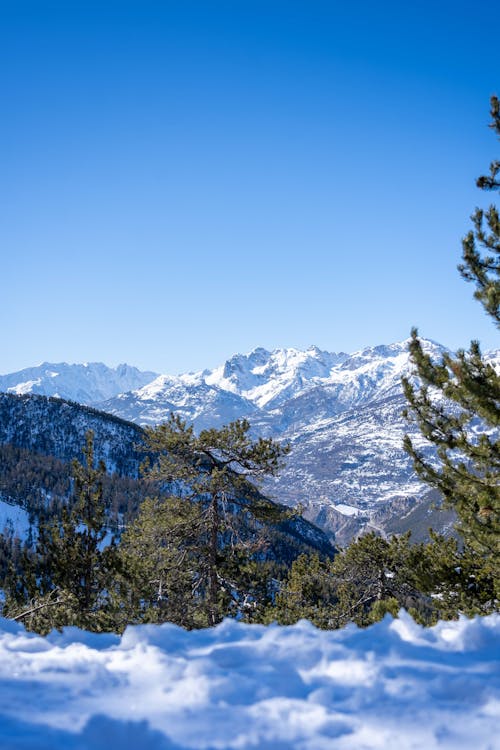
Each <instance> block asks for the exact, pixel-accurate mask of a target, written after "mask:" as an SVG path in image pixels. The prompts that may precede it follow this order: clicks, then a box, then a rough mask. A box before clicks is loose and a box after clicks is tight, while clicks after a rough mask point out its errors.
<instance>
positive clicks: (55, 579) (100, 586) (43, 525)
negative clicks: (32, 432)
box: [4, 431, 115, 632]
mask: <svg viewBox="0 0 500 750" xmlns="http://www.w3.org/2000/svg"><path fill="white" fill-rule="evenodd" d="M83 453H84V458H85V464H80V463H79V462H78V461H74V462H73V485H74V488H73V497H72V500H71V502H70V504H69V506H66V507H64V508H63V510H62V513H61V517H60V518H49V517H43V516H42V517H41V518H40V522H39V527H38V534H37V538H36V548H35V551H34V552H33V551H31V550H29V549H25V550H24V559H23V562H22V564H21V565H20V566H19V567H20V573H17V574H16V573H15V571H13V574H12V575H11V576H10V578H9V577H8V579H7V582H6V589H7V598H6V604H5V607H4V614H5V615H7V616H8V617H12V618H13V619H16V620H20V621H22V622H23V623H24V624H25V625H26V626H27V627H29V628H30V629H33V630H36V631H38V632H48V631H49V630H51V629H52V628H60V627H62V626H64V625H77V626H79V627H82V628H87V629H90V630H103V629H107V628H109V627H110V625H111V621H110V619H109V592H110V589H111V586H112V581H113V576H114V567H115V561H114V558H115V548H114V544H111V545H108V546H106V547H105V537H106V534H107V530H106V516H105V509H104V504H103V500H102V493H103V478H104V476H105V474H106V468H105V466H104V464H103V463H102V462H100V463H99V464H98V466H97V467H96V468H94V445H93V433H92V432H91V431H89V432H88V433H87V435H86V447H85V449H84V451H83ZM103 547H105V548H104V549H103Z"/></svg>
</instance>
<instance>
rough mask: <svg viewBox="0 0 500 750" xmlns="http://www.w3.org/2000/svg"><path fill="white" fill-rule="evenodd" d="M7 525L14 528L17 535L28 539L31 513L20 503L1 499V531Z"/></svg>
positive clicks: (0, 531)
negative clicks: (20, 505)
mask: <svg viewBox="0 0 500 750" xmlns="http://www.w3.org/2000/svg"><path fill="white" fill-rule="evenodd" d="M6 526H10V527H11V528H12V531H13V532H14V535H15V536H18V537H19V538H20V539H26V537H27V536H28V532H29V527H30V520H29V515H28V513H27V512H26V511H25V510H24V508H20V507H19V505H17V504H13V503H8V502H5V500H0V533H2V532H3V530H4V529H5V527H6Z"/></svg>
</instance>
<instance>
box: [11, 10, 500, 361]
mask: <svg viewBox="0 0 500 750" xmlns="http://www.w3.org/2000/svg"><path fill="white" fill-rule="evenodd" d="M346 6H347V4H346V3H344V2H342V3H337V2H332V1H331V2H315V0H308V1H305V0H304V1H303V2H296V1H294V0H286V2H276V1H275V0H266V2H261V1H260V0H241V1H238V0H232V1H231V2H229V0H228V1H227V2H222V1H220V2H219V1H218V0H205V1H204V2H192V1H191V0H179V1H178V2H168V0H165V1H164V2H148V0H143V1H142V2H141V1H139V0H137V1H136V2H127V0H120V1H118V0H116V1H114V0H113V1H111V0H101V1H100V2H93V0H86V1H85V2H83V1H82V2H72V1H71V0H66V2H59V3H56V2H49V1H48V0H47V1H45V0H39V2H31V3H28V2H23V0H12V2H5V1H3V0H0V16H1V18H0V21H1V23H0V76H1V81H0V82H1V90H2V97H1V104H0V107H1V117H0V136H1V144H2V159H1V163H2V168H1V172H0V174H1V177H0V201H1V207H2V221H1V223H0V243H1V248H2V249H1V257H2V260H1V263H2V275H1V289H2V304H1V312H0V316H1V318H0V325H1V331H2V334H1V339H2V346H1V349H0V372H2V373H5V372H9V371H12V370H16V369H20V368H22V367H26V366H29V365H33V364H36V363H38V362H40V361H42V360H48V361H61V360H66V361H70V362H71V361H96V360H102V361H104V362H106V363H108V364H117V363H118V362H123V361H126V362H129V363H130V364H136V365H138V366H140V367H143V368H148V369H154V370H157V371H163V372H172V373H177V372H181V371H187V370H192V369H200V368H202V367H205V366H206V367H211V366H214V365H216V364H218V363H220V362H221V361H223V360H224V359H225V358H227V357H228V356H230V355H231V354H233V353H235V352H237V351H248V350H250V349H252V348H254V347H255V346H265V347H267V348H275V347H280V346H297V347H306V346H308V345H309V344H313V343H314V344H317V345H318V346H320V347H321V348H324V349H329V350H331V351H340V350H344V351H353V350H355V349H358V348H361V347H363V346H366V345H376V344H380V343H389V342H392V341H395V340H400V339H403V338H406V337H407V336H408V335H409V331H410V328H411V326H412V325H417V326H418V327H419V330H420V332H421V333H422V335H425V336H428V337H429V338H433V339H435V340H437V341H440V342H441V343H444V344H446V345H448V346H451V347H454V348H455V347H459V346H467V344H468V342H469V340H470V339H471V338H478V339H479V340H480V341H481V343H482V345H483V347H484V348H491V347H496V346H498V339H497V334H496V333H495V330H494V328H493V325H492V323H490V321H489V320H488V319H487V318H486V316H485V315H484V313H483V311H482V308H481V307H480V306H479V305H478V304H477V303H475V302H474V301H473V300H472V292H473V288H472V287H471V285H468V284H466V283H465V282H464V281H463V280H462V279H461V278H460V276H459V274H458V272H457V271H456V265H457V263H458V262H459V260H460V250H461V237H462V236H463V235H464V233H465V232H466V231H467V230H468V228H469V216H470V214H471V213H472V211H473V209H474V207H475V206H476V205H486V204H488V202H489V200H491V198H490V199H487V198H486V197H485V196H484V195H483V194H482V193H481V191H479V190H477V188H476V187H475V178H476V176H478V175H479V174H482V173H484V172H486V171H487V167H488V164H489V162H490V161H491V160H492V159H493V158H498V156H499V154H498V143H497V142H496V141H495V138H494V135H493V134H492V133H491V131H490V130H489V129H488V127H487V125H488V121H489V114H488V110H489V97H490V95H491V94H493V93H498V94H500V66H499V64H498V44H497V39H496V36H495V31H496V30H497V29H498V28H499V27H500V4H497V3H493V2H483V1H482V0H479V2H476V3H474V5H471V4H470V3H460V2H453V3H452V2H447V0H445V1H444V2H439V3H435V2H427V0H423V2H419V3H401V2H397V3H396V2H394V3H393V2H385V3H384V2H381V3H374V2H358V3H356V4H352V5H350V6H349V7H346ZM485 198H486V200H485Z"/></svg>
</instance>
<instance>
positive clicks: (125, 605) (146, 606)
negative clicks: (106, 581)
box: [113, 497, 203, 630]
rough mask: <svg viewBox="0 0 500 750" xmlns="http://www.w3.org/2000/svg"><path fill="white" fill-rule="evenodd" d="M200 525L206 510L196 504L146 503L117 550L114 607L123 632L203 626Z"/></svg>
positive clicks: (180, 501) (150, 500)
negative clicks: (133, 627)
mask: <svg viewBox="0 0 500 750" xmlns="http://www.w3.org/2000/svg"><path fill="white" fill-rule="evenodd" d="M200 522H201V507H200V505H199V504H197V503H194V502H191V501H190V500H187V499H181V498H178V497H166V498H146V499H145V500H144V501H143V503H142V505H141V507H140V510H139V513H138V515H137V518H136V519H135V520H134V521H133V523H132V524H130V526H129V527H128V528H127V529H126V531H125V532H124V534H123V536H122V538H121V541H120V544H119V546H118V549H117V554H118V566H119V574H118V575H117V578H116V581H115V586H114V595H113V602H114V611H115V622H116V628H117V629H118V630H123V628H124V627H125V626H126V625H128V624H130V623H144V622H172V623H175V624H176V625H180V626H182V627H185V628H188V629H191V628H193V627H196V626H198V625H200V624H203V621H202V618H200V616H199V612H198V610H199V607H198V606H197V597H196V591H197V587H198V582H199V576H198V572H197V571H198V568H199V559H198V557H199V554H198V547H197V542H198V529H199V526H200Z"/></svg>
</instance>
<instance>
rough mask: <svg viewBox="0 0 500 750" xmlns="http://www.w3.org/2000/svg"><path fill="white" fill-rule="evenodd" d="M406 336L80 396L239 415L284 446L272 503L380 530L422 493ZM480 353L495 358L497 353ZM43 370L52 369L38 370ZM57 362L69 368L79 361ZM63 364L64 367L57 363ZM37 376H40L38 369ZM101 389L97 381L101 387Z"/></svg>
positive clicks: (156, 416) (135, 406) (201, 417)
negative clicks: (411, 446)
mask: <svg viewBox="0 0 500 750" xmlns="http://www.w3.org/2000/svg"><path fill="white" fill-rule="evenodd" d="M408 343H409V342H408V341H402V342H399V343H395V344H390V345H386V346H376V347H368V348H366V349H363V350H361V351H357V352H354V353H353V354H350V355H349V354H346V353H343V352H341V353H339V354H336V353H330V352H326V351H321V350H320V349H318V348H317V347H314V346H313V347H310V348H309V349H306V350H305V351H300V350H298V349H292V348H288V349H276V350H274V351H271V352H270V351H267V350H266V349H262V348H258V349H255V350H254V351H252V352H250V353H249V354H237V355H235V356H233V357H231V359H229V360H227V362H225V363H224V364H223V365H221V366H220V367H216V368H214V369H213V370H203V371H200V372H196V373H190V374H184V375H179V376H171V375H160V376H154V374H153V373H139V372H138V371H136V370H133V368H128V369H129V370H133V373H134V377H137V378H138V379H142V382H141V383H140V385H139V386H138V387H137V386H135V387H132V389H130V388H129V389H128V390H127V389H126V388H124V389H123V390H124V391H125V392H123V393H119V394H118V395H117V393H116V390H115V393H114V394H113V395H112V396H111V397H105V398H101V397H100V395H99V396H97V398H89V390H88V391H87V393H86V402H87V403H88V402H89V401H90V402H91V403H92V404H93V405H94V406H95V407H97V408H99V409H102V410H103V411H106V412H108V413H110V414H113V415H115V416H118V417H122V418H124V419H127V420H129V421H133V422H136V423H138V424H141V425H151V424H155V423H159V422H162V421H164V420H166V419H167V418H168V416H169V414H170V412H172V411H174V412H176V413H178V414H180V415H181V416H182V417H183V418H184V419H186V420H187V421H188V422H192V423H193V424H194V425H195V428H196V429H197V430H200V429H203V428H206V427H212V426H213V427H220V426H222V425H223V424H227V423H228V422H230V421H232V420H234V419H236V418H240V417H246V418H248V420H249V421H250V423H251V426H252V430H253V434H254V435H255V436H258V435H262V436H270V437H274V438H277V439H279V440H281V441H283V442H289V443H290V445H291V452H290V455H289V457H288V459H287V462H286V466H285V467H284V469H283V470H282V471H281V473H280V474H279V476H278V477H277V478H276V479H273V480H268V481H267V482H266V483H265V484H264V485H263V490H264V491H265V492H266V493H268V494H269V495H270V496H271V497H272V498H274V499H275V500H277V501H279V502H285V503H287V504H289V505H296V504H298V503H301V504H302V505H303V506H304V507H305V509H306V515H307V517H308V518H310V519H311V520H313V521H315V522H318V523H320V524H321V525H322V526H323V528H325V529H327V530H329V531H331V532H334V533H336V534H339V533H340V531H339V530H340V529H341V527H344V526H345V527H346V528H347V527H348V531H347V532H346V533H348V534H351V535H352V533H355V530H356V528H358V527H359V526H360V525H361V526H362V525H363V524H364V525H366V524H367V523H368V524H369V523H372V524H374V523H375V520H374V518H375V515H376V516H377V520H376V524H377V528H381V527H383V525H384V518H383V513H382V514H381V511H382V510H383V509H384V508H387V509H388V513H389V515H390V514H391V513H393V514H394V513H398V514H402V513H407V512H410V511H411V510H412V508H413V507H414V506H415V504H416V503H417V502H421V501H422V498H423V497H424V496H425V495H426V493H427V492H428V488H427V487H426V486H425V485H422V484H421V483H420V482H419V481H418V480H417V478H416V476H415V474H414V472H413V468H412V465H411V461H410V460H409V458H408V456H407V455H406V454H405V452H404V451H403V448H402V440H403V435H404V433H405V432H409V433H410V434H412V437H413V439H414V440H415V441H416V443H417V444H418V443H419V440H420V435H419V434H418V433H416V432H415V429H414V428H413V427H412V426H411V425H408V424H407V423H406V421H405V420H404V419H403V417H402V414H401V412H402V410H403V407H404V406H405V399H404V396H403V391H402V386H401V377H402V375H408V374H410V373H411V364H410V362H409V354H408ZM423 344H424V348H425V349H426V350H427V351H428V352H429V354H431V356H432V357H433V358H436V359H437V358H439V357H441V356H442V354H443V353H444V352H445V351H446V350H445V348H444V347H442V346H441V345H440V344H437V343H435V342H432V341H428V340H427V341H423ZM488 356H489V358H490V360H491V361H492V362H498V361H499V356H498V352H491V353H489V355H488ZM51 367H54V370H55V366H45V370H50V368H51ZM65 367H67V368H68V371H70V372H75V373H76V372H80V370H78V368H83V367H84V366H82V365H80V366H78V365H73V366H69V365H67V366H65ZM88 367H90V366H88ZM92 367H95V368H96V370H97V368H99V367H101V368H103V369H102V370H97V371H99V372H102V377H103V380H104V381H105V380H106V377H107V375H106V372H107V373H110V375H109V377H110V381H111V382H110V384H109V386H108V387H109V389H112V388H115V389H116V388H117V387H119V384H118V383H117V381H116V377H115V376H114V375H112V374H113V373H114V372H115V371H112V370H109V368H105V366H104V365H100V366H98V365H95V366H92ZM71 368H76V369H75V370H71ZM61 371H62V372H66V371H65V370H64V368H62V367H61ZM33 372H34V371H33ZM30 373H31V371H23V372H22V373H19V374H14V375H12V376H4V378H3V379H0V389H1V388H4V389H6V388H5V383H6V384H7V386H8V389H9V390H11V391H12V392H17V393H19V392H23V389H25V388H26V383H27V382H28V381H29V380H33V379H34V378H33V377H31V375H30ZM148 375H149V376H151V377H149V380H148ZM16 377H17V380H16ZM37 377H40V378H41V375H40V373H39V371H38V375H37ZM113 378H115V379H114V380H113ZM6 379H7V380H6ZM55 380H56V378H55V376H54V377H53V378H50V375H49V376H47V377H46V379H45V380H44V379H43V378H42V383H43V384H44V387H48V386H45V384H46V383H51V381H55ZM65 382H66V383H67V390H66V391H65V393H64V395H65V397H66V398H70V399H72V400H75V401H78V400H80V401H83V399H82V397H81V393H82V390H83V386H82V378H75V387H76V389H75V390H74V391H72V390H71V382H70V379H69V378H67V379H66V381H65ZM83 382H84V383H85V380H84V381H83ZM39 387H41V386H39ZM55 390H56V389H53V390H52V391H51V392H52V393H54V392H55ZM104 390H105V387H104V385H103V386H102V387H101V389H100V390H99V394H101V393H103V392H104ZM57 392H58V393H59V394H60V395H63V393H61V390H58V391H57ZM96 392H97V389H96V390H95V391H94V395H95V393H96ZM391 509H392V510H391ZM325 519H326V520H325Z"/></svg>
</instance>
